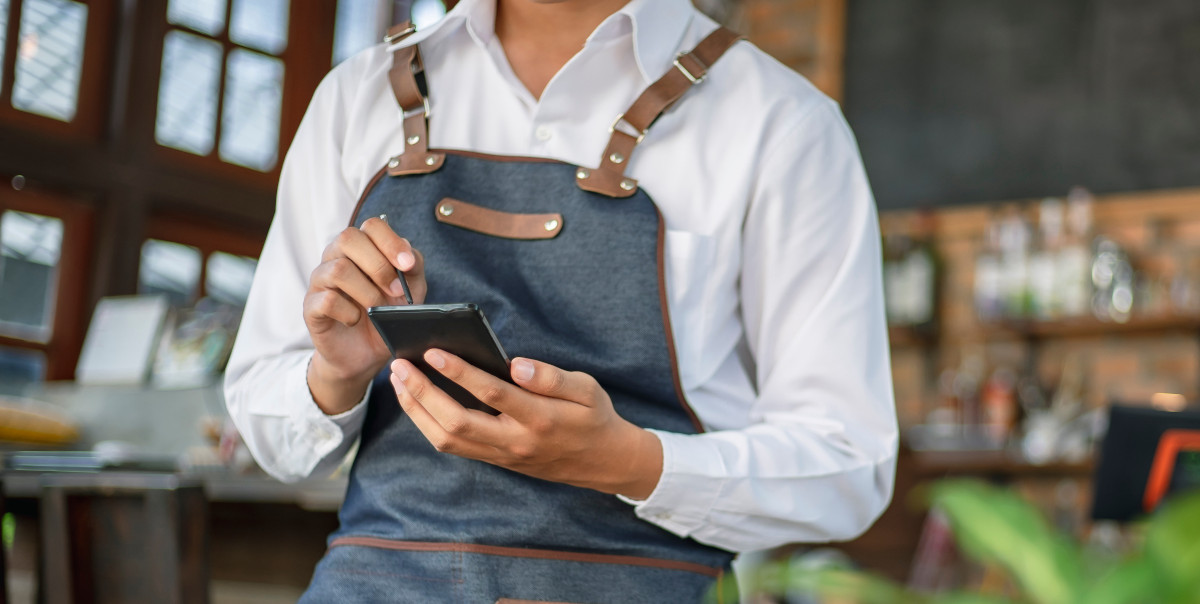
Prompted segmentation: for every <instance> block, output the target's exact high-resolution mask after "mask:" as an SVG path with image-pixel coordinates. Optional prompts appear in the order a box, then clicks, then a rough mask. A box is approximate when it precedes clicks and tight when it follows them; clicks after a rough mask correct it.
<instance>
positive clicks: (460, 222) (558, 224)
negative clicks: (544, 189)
mask: <svg viewBox="0 0 1200 604" xmlns="http://www.w3.org/2000/svg"><path fill="white" fill-rule="evenodd" d="M433 217H434V218H436V219H437V221H438V222H444V223H446V224H449V225H453V226H456V227H459V228H463V229H467V230H468V231H475V232H476V233H483V234H484V235H491V236H493V237H503V238H505V239H553V238H555V237H558V234H559V233H560V232H561V231H562V228H563V217H562V214H557V213H554V214H515V213H512V212H501V211H499V210H493V209H490V208H485V207H483V206H477V205H475V204H473V203H467V202H465V201H461V200H458V199H454V198H452V197H445V198H443V199H442V200H441V201H439V202H437V203H436V204H434V206H433Z"/></svg>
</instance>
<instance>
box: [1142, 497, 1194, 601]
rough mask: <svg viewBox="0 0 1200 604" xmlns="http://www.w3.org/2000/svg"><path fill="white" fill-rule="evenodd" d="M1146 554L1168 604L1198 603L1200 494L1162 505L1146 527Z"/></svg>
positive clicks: (1176, 499) (1178, 498) (1177, 498)
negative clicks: (1170, 603) (1165, 594)
mask: <svg viewBox="0 0 1200 604" xmlns="http://www.w3.org/2000/svg"><path fill="white" fill-rule="evenodd" d="M1145 551H1146V558H1147V560H1148V561H1149V562H1150V563H1151V564H1152V565H1153V566H1154V567H1155V568H1157V569H1158V570H1159V572H1160V573H1161V575H1162V579H1163V581H1164V583H1165V587H1166V588H1167V589H1168V593H1169V594H1170V595H1169V598H1168V599H1169V600H1171V601H1175V600H1178V601H1184V602H1194V601H1198V600H1200V493H1194V494H1190V495H1188V496H1183V497H1176V498H1174V499H1172V500H1170V501H1168V502H1166V503H1164V504H1163V507H1162V508H1161V509H1159V510H1158V511H1157V512H1156V513H1155V514H1154V515H1153V516H1152V517H1151V518H1150V523H1149V524H1148V525H1147V527H1146V547H1145Z"/></svg>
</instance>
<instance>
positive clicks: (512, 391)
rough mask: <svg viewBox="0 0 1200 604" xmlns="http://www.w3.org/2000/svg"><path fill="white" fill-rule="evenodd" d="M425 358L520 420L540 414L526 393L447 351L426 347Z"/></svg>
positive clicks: (522, 421) (482, 398)
mask: <svg viewBox="0 0 1200 604" xmlns="http://www.w3.org/2000/svg"><path fill="white" fill-rule="evenodd" d="M425 362H426V363H429V365H430V366H431V367H433V368H434V369H436V370H437V371H438V372H439V373H441V374H442V375H444V376H446V377H447V378H450V380H452V381H453V382H454V383H456V384H458V385H459V386H462V387H463V388H466V390H467V392H470V393H471V394H473V395H475V398H477V399H479V400H480V401H481V402H483V403H486V404H487V405H488V406H489V407H491V408H493V409H495V410H496V411H499V412H500V413H504V414H506V415H510V416H512V418H513V419H515V420H517V421H519V422H521V423H526V422H528V421H530V420H531V419H535V418H538V417H541V416H542V415H543V414H542V413H540V411H541V408H540V406H539V405H538V401H537V400H536V399H532V398H530V397H529V395H528V393H526V392H524V391H522V390H521V389H520V388H517V387H516V386H513V385H512V384H509V383H508V382H505V381H504V380H502V379H500V378H498V377H496V376H494V375H492V374H490V373H488V372H486V371H484V370H482V369H480V368H478V367H475V366H474V365H472V364H470V363H468V362H466V361H464V360H462V359H461V358H459V357H457V356H455V355H453V354H450V353H449V352H446V351H444V350H438V349H436V348H431V349H429V350H427V351H425ZM485 415H486V414H485Z"/></svg>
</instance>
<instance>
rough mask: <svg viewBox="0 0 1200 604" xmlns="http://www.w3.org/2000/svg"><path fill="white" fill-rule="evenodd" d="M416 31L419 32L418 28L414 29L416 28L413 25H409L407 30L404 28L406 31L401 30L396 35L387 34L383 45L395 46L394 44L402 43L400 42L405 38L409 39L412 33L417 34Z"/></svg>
mask: <svg viewBox="0 0 1200 604" xmlns="http://www.w3.org/2000/svg"><path fill="white" fill-rule="evenodd" d="M415 31H417V28H416V27H414V26H412V25H409V26H408V27H406V28H404V29H402V30H400V31H398V32H396V33H394V34H392V33H389V34H387V35H386V36H384V37H383V43H384V44H389V45H390V44H393V43H395V42H398V41H400V40H403V39H404V38H407V37H408V36H409V35H410V34H412V33H413V32H415Z"/></svg>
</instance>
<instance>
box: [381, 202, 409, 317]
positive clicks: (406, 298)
mask: <svg viewBox="0 0 1200 604" xmlns="http://www.w3.org/2000/svg"><path fill="white" fill-rule="evenodd" d="M379 219H380V220H382V221H383V224H387V214H380V215H379ZM396 276H397V277H399V278H400V287H402V288H404V303H405V304H408V305H410V306H411V305H412V303H413V301H412V292H411V291H409V289H408V279H405V278H404V271H402V270H400V269H396Z"/></svg>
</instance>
